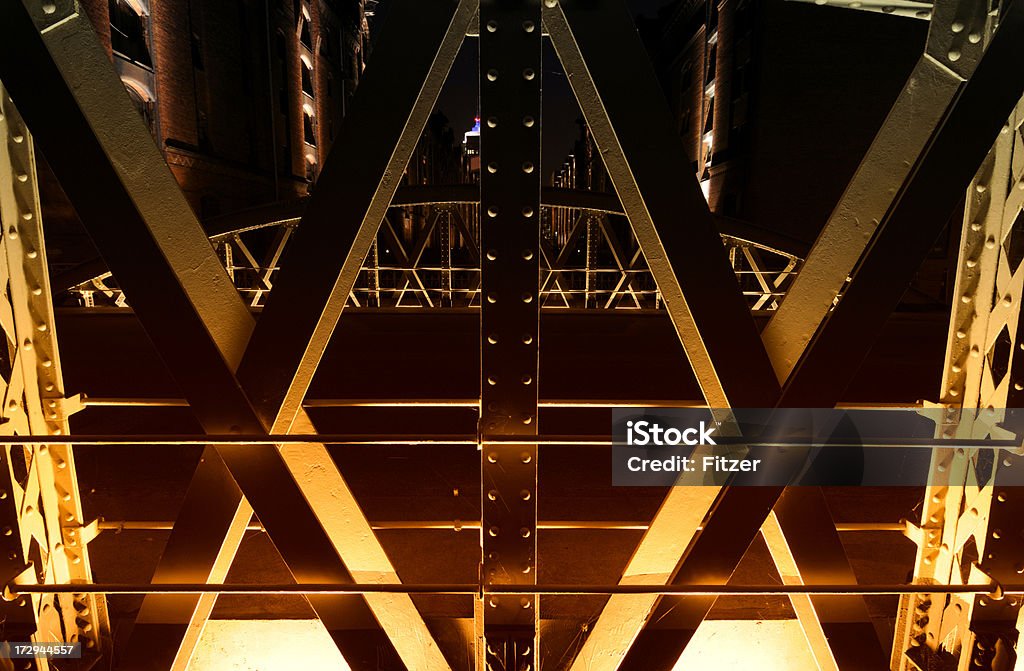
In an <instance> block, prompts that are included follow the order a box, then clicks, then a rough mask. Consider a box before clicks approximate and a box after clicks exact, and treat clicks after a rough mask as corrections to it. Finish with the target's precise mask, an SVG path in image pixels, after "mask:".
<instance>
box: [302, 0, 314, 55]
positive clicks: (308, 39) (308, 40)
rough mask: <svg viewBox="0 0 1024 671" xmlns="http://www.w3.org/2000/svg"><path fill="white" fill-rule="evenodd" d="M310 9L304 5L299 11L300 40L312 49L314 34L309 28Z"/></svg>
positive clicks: (303, 44)
mask: <svg viewBox="0 0 1024 671" xmlns="http://www.w3.org/2000/svg"><path fill="white" fill-rule="evenodd" d="M309 23H310V18H309V9H308V8H307V7H306V6H305V5H303V6H302V11H301V12H300V13H299V42H302V46H304V47H306V48H307V49H309V50H310V51H312V50H313V35H312V33H311V32H310V30H309Z"/></svg>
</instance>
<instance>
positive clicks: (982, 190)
mask: <svg viewBox="0 0 1024 671" xmlns="http://www.w3.org/2000/svg"><path fill="white" fill-rule="evenodd" d="M974 190H975V191H977V192H978V193H985V191H987V190H988V185H987V184H982V183H981V182H978V183H977V184H975V185H974Z"/></svg>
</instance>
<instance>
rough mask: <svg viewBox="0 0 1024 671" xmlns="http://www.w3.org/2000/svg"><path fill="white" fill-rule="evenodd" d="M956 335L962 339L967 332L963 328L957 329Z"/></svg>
mask: <svg viewBox="0 0 1024 671" xmlns="http://www.w3.org/2000/svg"><path fill="white" fill-rule="evenodd" d="M956 337H957V338H959V339H960V340H963V339H964V338H966V337H967V332H966V331H963V330H960V331H957V332H956Z"/></svg>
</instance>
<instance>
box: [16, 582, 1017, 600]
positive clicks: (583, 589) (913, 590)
mask: <svg viewBox="0 0 1024 671" xmlns="http://www.w3.org/2000/svg"><path fill="white" fill-rule="evenodd" d="M4 592H5V594H7V595H18V594H61V593H68V594H311V595H312V594H322V595H343V594H454V595H466V596H474V597H476V596H480V595H481V594H498V595H500V594H524V595H526V594H535V595H538V596H563V595H564V596H600V595H608V594H656V595H661V596H704V597H708V596H726V595H733V596H759V595H767V594H778V595H786V594H819V595H823V596H828V595H833V596H845V595H850V594H860V595H865V596H893V595H900V594H982V595H991V596H992V598H993V599H995V600H999V599H1002V598H1003V597H1005V596H1013V595H1018V594H1024V584H1013V585H999V584H998V583H989V584H986V585H906V584H892V583H887V584H876V585H863V584H844V585H836V584H822V585H669V586H666V585H657V584H655V585H649V584H635V585H621V584H616V585H572V584H565V585H528V584H520V585H472V584H464V583H463V584H427V585H419V584H412V583H404V584H380V583H362V584H357V583H350V584H346V585H338V584H323V583H318V584H294V583H284V584H273V585H269V584H268V585H246V584H213V583H182V584H175V583H160V584H146V583H109V584H106V585H102V584H84V583H80V584H74V585H14V584H11V585H7V587H6V588H5V590H4Z"/></svg>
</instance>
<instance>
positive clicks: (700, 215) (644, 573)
mask: <svg viewBox="0 0 1024 671" xmlns="http://www.w3.org/2000/svg"><path fill="white" fill-rule="evenodd" d="M544 25H545V28H546V29H547V32H548V34H549V35H550V37H551V41H552V44H553V45H554V47H555V51H556V52H557V54H558V57H559V59H560V60H561V62H562V65H563V67H564V69H565V72H566V74H567V75H568V78H569V82H570V84H571V85H572V88H573V92H574V93H575V95H576V99H577V101H578V102H579V104H580V109H581V110H582V111H583V114H584V117H585V118H586V121H587V124H588V126H589V127H590V128H591V130H592V132H593V133H594V138H595V141H596V143H597V145H598V148H599V149H600V151H601V155H602V157H603V159H604V161H605V167H606V168H607V170H608V173H609V175H610V176H611V179H612V182H613V184H614V186H615V190H616V192H617V193H618V196H619V199H620V201H621V203H622V206H623V210H624V212H625V214H626V215H627V217H628V218H629V221H630V224H631V225H632V227H633V230H634V233H635V234H636V237H637V240H638V242H639V243H640V247H641V249H642V250H643V253H644V256H645V257H646V259H647V263H648V267H649V268H650V269H651V273H652V274H653V276H654V278H655V281H656V282H657V284H658V287H659V289H660V291H661V293H662V296H663V297H664V299H665V305H666V308H667V309H668V312H669V316H670V317H671V319H672V322H673V325H674V326H675V329H676V332H677V334H678V335H679V338H680V341H681V342H682V344H683V347H684V349H685V351H686V354H687V357H688V358H689V360H690V364H691V366H692V367H693V370H694V373H695V375H696V377H697V381H698V383H699V384H700V387H701V391H702V392H703V394H704V397H705V399H706V401H707V403H708V405H709V406H710V407H712V408H719V409H727V408H730V407H764V406H766V405H772V404H774V403H775V401H776V399H777V396H778V387H777V384H778V383H777V381H776V378H775V374H774V372H773V370H772V366H771V363H770V361H769V359H768V355H767V353H766V351H765V348H764V345H763V343H762V342H761V339H760V336H759V335H758V333H757V330H756V328H755V327H754V324H753V320H752V318H751V315H750V311H749V309H748V308H747V306H746V302H745V300H744V299H743V295H742V293H741V291H740V288H739V286H738V284H737V281H736V277H735V274H734V273H733V271H732V268H731V266H730V264H729V261H728V255H727V253H726V250H725V247H724V245H723V243H722V240H721V236H720V235H719V233H718V231H717V230H716V228H715V225H714V221H713V219H712V216H711V213H710V211H709V209H708V205H707V202H706V201H705V199H704V197H703V194H702V193H701V191H700V187H699V185H698V184H697V180H696V177H695V176H694V175H693V173H692V171H691V169H690V165H689V161H688V160H687V158H686V153H685V150H684V148H683V146H682V143H681V140H680V139H679V137H678V134H677V133H675V132H674V130H673V125H672V122H671V117H670V114H669V111H668V106H667V104H666V102H665V100H664V97H663V95H662V94H661V90H660V86H659V84H658V81H657V78H656V76H655V74H654V72H653V69H652V68H651V67H650V65H649V61H648V58H647V55H646V52H645V50H644V47H643V44H642V43H641V41H640V39H639V36H638V34H637V32H636V29H635V28H634V27H633V19H632V16H631V15H630V13H629V11H628V9H627V8H626V6H625V4H624V3H622V2H621V1H616V0H596V1H584V0H562V1H561V2H558V1H557V0H546V1H545V3H544ZM609 44H614V45H615V46H616V48H615V49H608V45H609ZM623 62H626V63H629V64H630V65H631V67H629V68H623V67H622V63H623ZM641 116H642V118H641ZM680 213H682V215H680ZM738 352H742V353H743V356H736V354H737V353H738ZM720 491H721V490H720V488H718V487H674V488H672V490H671V491H670V492H669V494H668V495H667V496H666V498H665V501H664V502H663V503H662V506H661V508H660V509H659V511H658V513H657V515H656V516H655V518H654V520H653V521H652V523H651V527H650V528H649V529H648V531H647V533H646V534H644V538H643V539H642V541H641V543H640V545H639V546H638V547H637V550H636V551H635V553H634V555H633V557H632V558H631V559H630V561H629V564H628V565H627V567H626V569H625V571H624V573H623V576H622V579H621V582H622V583H630V582H634V583H639V582H650V581H668V580H669V578H670V577H671V575H672V572H673V571H674V569H675V566H676V564H677V562H678V559H679V557H681V556H682V555H683V552H684V551H685V550H686V548H687V546H688V545H689V544H690V542H691V541H692V539H693V537H694V536H695V534H696V533H697V530H698V528H699V526H700V524H701V522H702V521H703V520H704V518H705V517H706V516H707V514H708V512H710V510H711V508H712V506H713V505H714V503H715V501H716V499H717V497H718V495H719V493H720ZM656 601H657V598H656V597H651V596H649V595H628V596H627V595H615V596H613V597H612V598H611V599H609V601H608V604H607V606H606V607H605V610H604V611H603V613H602V615H601V617H600V618H599V619H598V621H597V623H596V624H595V626H594V627H593V629H592V631H591V634H590V636H589V637H588V638H587V640H586V641H585V642H584V645H583V648H582V649H581V651H580V653H579V655H578V656H577V657H576V660H575V661H574V663H573V666H572V669H573V671H582V670H583V669H588V670H602V669H607V670H609V671H611V670H612V669H615V668H616V667H617V665H618V663H619V662H620V661H621V659H622V658H623V657H624V656H625V654H626V651H627V649H628V647H629V644H630V642H631V641H632V640H633V637H634V636H635V635H636V633H637V632H638V631H639V629H640V627H641V626H642V625H643V622H644V619H645V618H646V616H647V615H648V613H650V611H651V608H652V607H653V606H654V604H655V603H656ZM677 657H678V656H677Z"/></svg>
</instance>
